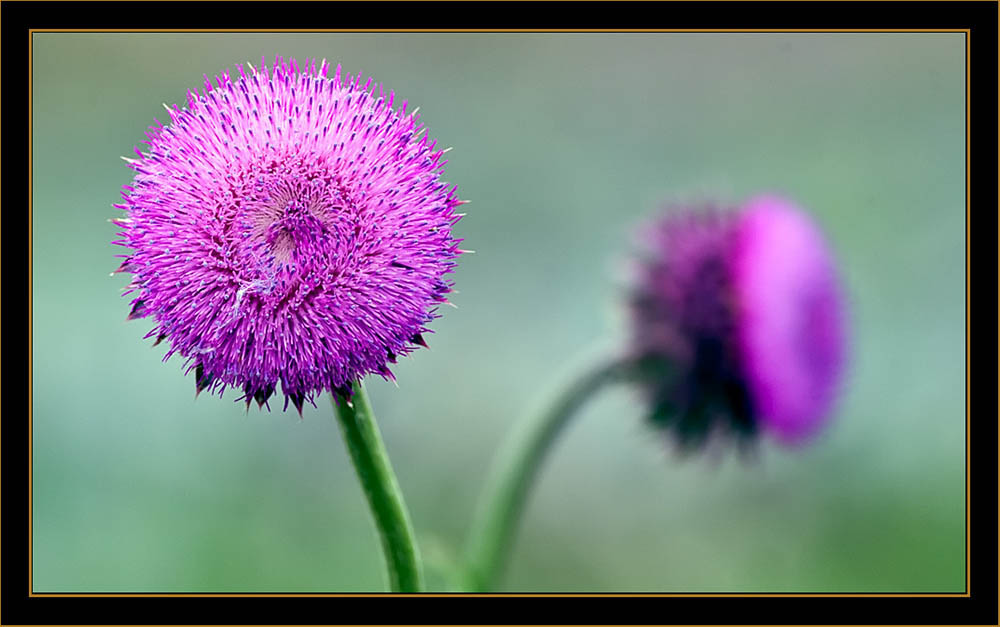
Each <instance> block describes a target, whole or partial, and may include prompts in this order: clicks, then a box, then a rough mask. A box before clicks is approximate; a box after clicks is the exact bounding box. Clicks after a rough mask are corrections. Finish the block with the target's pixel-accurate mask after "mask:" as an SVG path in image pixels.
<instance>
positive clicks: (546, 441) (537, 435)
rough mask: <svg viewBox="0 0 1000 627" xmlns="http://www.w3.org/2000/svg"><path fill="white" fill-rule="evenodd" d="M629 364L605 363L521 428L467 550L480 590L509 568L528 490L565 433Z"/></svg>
mask: <svg viewBox="0 0 1000 627" xmlns="http://www.w3.org/2000/svg"><path fill="white" fill-rule="evenodd" d="M630 366H631V364H630V362H627V361H624V360H612V361H608V362H602V363H600V364H599V365H598V366H597V367H596V368H593V369H591V370H589V371H587V372H586V373H585V374H584V375H583V376H581V377H579V378H577V379H575V380H574V381H573V383H572V384H570V386H569V387H567V388H566V389H565V390H564V391H563V392H562V394H561V395H559V396H558V397H557V398H556V399H555V401H554V402H553V403H552V405H551V406H550V408H549V410H548V411H547V412H545V413H542V414H540V415H538V416H532V417H530V419H528V420H525V421H522V422H521V423H519V424H518V425H517V426H516V427H515V429H514V432H513V433H512V434H511V435H510V436H509V437H508V438H507V440H506V441H505V442H504V444H503V448H502V449H501V450H500V452H499V453H498V454H497V457H496V461H495V462H494V464H493V467H492V469H491V471H490V475H489V479H488V480H487V485H486V488H485V489H484V492H483V500H482V501H481V502H480V507H479V509H478V510H477V512H476V517H475V519H474V521H473V524H472V530H471V534H470V536H469V542H468V544H467V546H466V567H467V568H468V572H467V573H466V574H467V578H468V581H469V584H470V586H471V587H473V588H474V589H475V590H476V591H480V592H482V591H486V590H488V589H489V588H490V587H491V586H492V584H493V581H494V580H495V579H496V577H497V576H498V575H499V571H500V569H501V568H502V567H503V562H502V560H503V557H504V555H505V553H506V551H505V550H504V549H505V548H506V545H507V544H508V542H509V541H510V539H511V537H512V535H513V530H514V525H515V524H516V523H517V520H518V518H519V517H520V514H521V511H522V510H523V509H524V505H525V502H526V500H527V496H528V489H529V488H530V487H531V483H532V480H533V479H534V477H535V476H536V475H537V474H538V473H539V471H540V469H541V467H542V462H543V461H544V459H545V453H546V452H547V451H548V449H549V448H550V446H551V445H552V443H553V442H554V441H555V438H556V436H557V435H558V433H559V431H560V430H561V428H562V427H563V425H565V424H566V423H567V422H568V421H569V419H570V417H572V416H573V414H574V413H575V412H576V411H577V410H578V409H579V408H580V407H582V406H583V405H584V403H585V402H586V401H587V400H588V399H589V398H591V397H592V396H594V395H595V394H596V393H597V392H598V391H599V390H601V389H602V388H603V387H604V386H605V385H606V384H608V383H612V382H615V381H617V380H619V379H621V378H622V377H624V376H625V375H626V373H627V372H628V371H629V368H630Z"/></svg>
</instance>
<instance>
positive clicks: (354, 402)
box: [334, 381, 423, 592]
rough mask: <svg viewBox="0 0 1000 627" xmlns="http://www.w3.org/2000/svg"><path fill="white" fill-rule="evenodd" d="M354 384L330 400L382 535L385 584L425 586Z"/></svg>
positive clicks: (369, 414) (370, 417)
mask: <svg viewBox="0 0 1000 627" xmlns="http://www.w3.org/2000/svg"><path fill="white" fill-rule="evenodd" d="M353 389H354V395H353V396H352V397H351V398H350V399H344V398H339V399H335V402H334V405H335V406H336V413H337V419H338V422H339V423H340V428H341V432H342V433H343V434H344V441H345V442H346V443H347V450H348V451H350V453H351V460H352V461H353V462H354V469H355V470H357V472H358V478H359V479H360V480H361V485H362V487H363V488H364V491H365V496H366V497H368V505H369V506H370V507H371V512H372V515H373V516H374V518H375V526H376V527H377V528H378V532H379V537H380V538H381V540H382V550H383V552H384V554H385V561H386V566H387V569H388V571H389V588H390V590H392V591H393V592H420V591H421V590H422V589H423V578H422V575H421V570H420V555H419V553H418V551H417V542H416V538H415V536H414V533H413V525H412V524H411V523H410V517H409V514H407V511H406V504H405V503H404V502H403V494H402V492H401V491H400V489H399V484H398V483H397V481H396V475H395V474H394V473H393V472H392V465H391V464H390V463H389V455H388V453H387V452H386V450H385V445H384V444H383V443H382V436H381V435H380V434H379V430H378V425H377V424H376V423H375V413H374V412H373V411H372V406H371V403H370V402H369V401H368V394H367V393H366V392H365V388H364V385H363V384H362V383H361V382H360V381H356V382H355V383H354V384H353Z"/></svg>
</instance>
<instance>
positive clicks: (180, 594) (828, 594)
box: [30, 592, 969, 598]
mask: <svg viewBox="0 0 1000 627" xmlns="http://www.w3.org/2000/svg"><path fill="white" fill-rule="evenodd" d="M30 596H32V597H58V598H65V597H115V598H128V597H140V598H146V597H155V598H159V597H226V598H232V597H317V598H323V597H355V598H369V597H376V598H378V597H416V598H423V597H430V598H438V597H490V598H493V597H546V598H554V597H555V598H565V597H685V598H693V597H708V598H720V597H723V598H729V597H780V598H796V597H799V598H813V597H822V598H828V597H852V598H860V597H880V598H899V597H921V598H941V597H967V596H969V595H968V594H962V593H959V592H954V593H951V592H934V593H923V592H910V593H908V592H892V593H888V592H871V593H865V592H857V593H846V592H845V593H842V592H820V593H812V592H802V593H792V592H760V593H756V592H740V593H726V592H484V593H475V594H473V593H465V592H417V593H411V594H399V593H392V592H150V593H145V592H132V593H122V592H108V593H103V592H34V593H32V594H31V595H30Z"/></svg>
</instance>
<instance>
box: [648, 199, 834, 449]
mask: <svg viewBox="0 0 1000 627" xmlns="http://www.w3.org/2000/svg"><path fill="white" fill-rule="evenodd" d="M648 234H649V235H650V241H649V244H650V246H649V253H650V254H649V256H648V258H647V259H645V260H644V262H643V263H642V264H641V266H640V278H639V281H638V282H637V286H636V289H635V292H634V294H633V299H632V308H631V312H632V319H633V337H632V351H633V353H634V354H635V355H636V356H637V357H639V358H642V359H644V363H645V364H646V369H645V371H644V374H645V377H644V380H645V381H646V382H647V383H648V386H647V391H648V393H649V395H650V397H651V400H652V403H653V408H654V409H653V413H652V418H653V420H654V422H657V423H660V424H662V425H664V426H666V427H668V428H671V429H672V430H673V433H674V434H675V436H676V438H677V439H678V441H679V443H680V444H682V445H687V446H691V445H697V444H699V443H701V442H703V441H704V440H705V439H706V438H707V437H708V435H709V434H710V433H711V432H712V431H713V430H716V429H718V428H719V427H723V428H724V427H728V430H729V431H730V432H732V433H735V434H736V435H738V436H751V435H753V434H755V433H756V432H757V431H758V430H760V429H761V428H763V430H765V431H768V432H770V433H771V434H773V435H774V436H775V437H776V438H777V439H778V440H779V441H780V442H782V443H784V444H795V443H798V442H801V441H803V440H804V439H807V438H808V437H809V436H812V435H814V434H815V433H817V432H818V430H819V429H820V428H821V427H822V425H823V423H824V421H825V419H826V418H827V417H828V416H829V414H830V411H831V409H832V405H833V402H834V400H835V395H836V392H837V390H838V387H839V384H840V380H841V378H842V373H843V365H844V359H845V350H846V333H845V320H844V317H845V314H844V304H843V300H842V295H841V289H840V286H839V280H838V277H837V271H836V267H835V263H834V259H833V256H832V254H831V252H830V249H829V248H828V246H827V244H826V241H825V240H824V238H823V236H822V234H821V233H820V231H819V230H818V228H817V227H816V225H815V224H814V223H813V222H812V221H811V220H810V219H809V218H808V217H807V216H806V215H805V214H804V213H803V212H802V211H801V210H800V209H798V208H797V207H795V206H794V205H793V204H792V203H791V202H789V201H788V200H786V199H784V198H781V197H777V196H759V197H756V198H753V199H751V200H750V201H749V202H747V203H745V204H744V205H743V206H742V207H740V208H739V209H738V210H736V211H728V212H727V211H722V210H719V209H717V208H705V209H704V210H702V211H691V210H688V211H680V212H675V213H672V214H670V215H668V216H666V217H664V218H663V219H661V220H660V221H659V222H657V223H656V224H654V225H653V226H652V228H651V229H650V231H649V233H648Z"/></svg>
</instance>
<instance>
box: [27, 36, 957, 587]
mask: <svg viewBox="0 0 1000 627" xmlns="http://www.w3.org/2000/svg"><path fill="white" fill-rule="evenodd" d="M964 46H965V40H964V36H963V35H961V34H711V33H708V34H694V33H681V34H527V33H525V34H500V33H496V34H388V33H386V34H339V33H329V34H302V35H300V34H270V35H266V34H265V35H256V34H253V35H251V34H246V35H244V34H36V35H35V36H34V42H33V49H32V50H33V63H34V65H33V101H32V103H33V104H32V111H33V126H32V133H33V135H32V137H33V153H32V154H33V164H32V166H33V172H34V179H33V185H34V187H33V207H32V221H33V230H32V243H33V253H32V273H33V294H32V305H33V309H32V312H33V313H32V316H33V318H32V323H33V327H32V342H33V350H34V361H33V372H32V374H33V390H32V403H33V405H32V406H33V414H32V415H33V434H34V439H33V460H34V468H33V478H34V484H33V539H32V541H33V558H34V560H33V577H34V579H33V589H34V590H35V591H36V592H53V591H58V592H71V591H88V592H98V591H101V592H108V591H159V592H171V591H215V592H228V591H293V592H294V591H299V592H305V591H378V590H382V589H383V585H384V584H383V576H382V573H381V556H380V551H379V547H378V543H377V540H376V536H375V534H374V532H373V529H372V526H371V522H370V519H369V514H368V512H367V509H366V506H365V502H364V499H363V496H362V493H361V490H360V488H359V487H358V485H357V481H356V479H355V476H354V474H353V470H352V468H351V466H350V465H349V462H348V459H347V457H346V452H345V450H344V446H343V443H342V441H341V437H340V434H339V432H338V428H337V425H336V424H335V422H334V420H333V418H332V412H331V411H330V409H329V407H327V406H326V405H324V404H321V405H320V409H319V410H316V409H313V408H311V407H308V406H307V408H306V411H305V414H304V418H303V419H302V420H300V419H299V417H298V415H297V414H296V413H295V412H294V411H292V412H291V413H284V414H283V413H281V412H280V411H277V412H272V413H270V414H268V413H258V412H257V411H256V410H253V411H251V412H250V413H249V415H245V414H244V411H243V406H242V404H237V403H234V402H233V399H234V398H235V395H233V394H232V393H231V392H227V394H226V398H225V399H219V398H218V397H205V396H203V397H201V398H199V399H198V400H197V401H195V400H194V383H193V380H192V377H191V376H188V377H184V376H182V372H181V361H182V360H181V359H179V358H177V357H174V358H173V359H171V361H169V362H167V363H166V364H163V363H161V361H160V359H161V357H162V355H163V354H164V352H165V345H161V346H159V347H156V348H152V349H151V348H150V344H151V340H145V341H142V340H141V338H142V336H143V335H144V334H145V333H146V332H147V331H148V330H149V328H151V325H150V324H149V323H148V322H146V321H139V322H130V323H126V322H124V319H125V316H126V314H127V313H128V309H129V307H128V300H127V299H122V298H120V297H119V293H120V290H121V288H123V287H124V285H125V283H126V282H127V279H126V278H125V277H124V276H123V275H116V276H115V277H113V278H109V277H108V273H109V272H110V271H111V270H112V269H114V268H115V267H116V265H117V263H116V260H115V259H114V257H113V255H115V254H118V253H120V252H122V249H120V248H118V247H115V246H112V245H111V244H110V243H109V242H110V241H111V240H112V239H114V237H113V236H114V233H115V231H116V229H115V227H114V226H113V225H111V224H109V223H108V222H107V218H109V217H113V216H115V215H116V214H118V212H117V211H116V210H114V209H113V208H112V207H111V204H112V203H114V202H117V201H118V198H119V190H120V188H121V186H122V185H123V184H127V183H128V182H129V181H130V178H131V177H130V170H128V169H127V167H126V166H125V164H124V163H123V162H122V161H121V160H120V159H119V156H120V155H127V154H130V152H131V151H132V147H133V146H134V145H136V144H138V143H139V141H140V140H141V139H143V131H144V129H145V128H146V127H147V126H148V125H149V124H151V123H152V119H153V117H154V116H155V117H159V118H160V119H161V120H162V119H164V118H163V117H162V116H163V114H164V112H163V109H162V106H161V103H171V104H172V103H181V104H183V103H184V102H185V97H184V94H185V91H186V90H187V89H188V88H189V87H197V86H199V85H200V84H201V82H202V74H203V73H208V74H209V75H211V74H213V73H215V72H218V71H220V70H222V69H225V68H233V67H234V66H235V64H236V63H240V62H244V61H247V60H253V61H254V63H255V64H256V63H257V61H258V60H259V59H260V58H261V55H262V54H263V55H267V56H268V57H273V55H274V54H275V53H280V54H282V55H284V56H286V57H296V58H298V59H300V60H301V59H303V58H304V57H326V58H328V59H330V60H331V61H333V62H334V63H337V62H339V63H342V64H343V66H344V69H345V71H351V72H355V73H356V72H357V71H359V70H363V71H364V72H365V74H366V75H369V74H370V75H373V76H375V77H376V79H377V80H378V81H380V82H382V83H383V84H384V85H385V86H386V87H387V88H391V89H393V90H395V92H396V93H397V94H398V95H399V96H400V97H401V98H405V99H407V100H409V102H410V103H411V107H412V106H420V107H421V116H422V121H423V122H424V123H425V124H426V125H427V127H428V135H429V136H431V137H433V138H437V139H438V140H439V142H440V145H443V146H453V147H454V150H453V151H452V152H451V153H449V155H448V157H449V158H450V162H449V163H448V165H447V166H446V168H445V179H446V180H448V181H450V182H453V183H457V184H458V186H459V194H460V196H461V197H463V198H468V199H471V201H472V202H471V204H469V205H468V206H467V207H466V210H467V211H468V217H466V218H465V219H463V220H462V221H461V222H460V223H459V224H458V226H457V227H456V233H457V235H458V236H459V237H463V238H465V239H466V245H467V247H468V248H471V249H474V250H475V251H476V253H475V254H474V255H467V256H464V257H463V258H462V260H461V263H460V267H459V269H458V271H457V273H456V274H455V275H454V278H455V281H456V283H457V289H458V290H459V292H460V293H458V294H456V295H454V298H453V300H454V302H455V303H456V304H457V306H458V309H456V310H453V309H447V308H446V310H445V311H444V316H443V317H442V318H441V319H439V320H437V321H436V322H435V323H433V328H434V329H435V331H436V333H435V334H434V335H431V336H429V338H428V340H429V343H430V345H431V348H430V350H421V351H418V352H416V353H414V354H413V355H412V356H411V357H410V358H408V359H405V360H401V363H400V364H399V366H398V368H397V369H396V371H397V374H398V388H397V387H396V386H394V385H393V384H391V383H385V382H382V381H381V380H380V379H377V380H369V389H370V391H371V395H372V398H373V403H374V405H375V407H376V409H377V411H378V413H379V417H380V423H381V427H382V430H383V435H384V438H385V440H386V443H387V446H388V448H389V451H390V453H391V455H392V460H393V463H394V465H395V468H396V471H397V473H398V475H399V480H400V483H401V484H402V488H403V489H404V491H405V494H406V497H407V500H408V504H409V507H410V510H411V514H412V517H413V520H414V522H415V525H416V527H417V529H418V531H419V533H420V535H421V537H424V538H426V539H428V544H427V545H426V547H427V548H426V549H425V553H428V552H430V547H431V546H432V545H431V544H430V543H433V544H434V545H443V546H446V547H447V546H448V545H457V544H459V543H460V542H461V540H462V539H463V538H464V535H465V530H466V528H467V526H468V523H469V520H470V517H471V514H472V509H473V505H474V503H475V499H476V496H477V495H478V489H479V488H480V486H481V484H482V480H483V478H484V475H485V473H486V470H487V467H488V463H489V461H490V459H491V457H492V455H493V453H494V451H495V450H496V448H497V445H498V442H499V441H500V440H501V439H502V437H503V436H504V434H505V433H507V432H508V430H509V429H510V427H511V424H512V421H513V420H515V419H516V418H517V417H518V416H520V415H522V414H523V413H525V412H527V411H530V410H531V409H532V408H537V407H539V404H540V403H542V402H543V401H544V400H545V398H546V397H547V396H548V395H550V394H551V393H552V392H553V386H554V385H556V384H558V382H559V381H561V380H565V378H566V377H567V376H568V375H569V374H570V373H572V371H573V370H574V369H575V368H576V367H578V366H579V365H580V363H579V362H580V361H581V360H585V359H586V358H587V356H588V355H592V354H593V353H594V352H595V351H600V350H602V348H607V347H613V346H614V344H615V341H616V340H619V339H620V338H622V337H623V336H624V335H625V328H624V320H625V319H624V316H623V313H622V311H621V309H620V306H619V304H618V303H619V301H620V297H621V295H622V294H623V279H622V276H623V272H622V269H623V267H624V262H625V260H626V259H627V256H628V252H629V250H630V245H631V244H630V241H631V237H632V234H633V233H634V231H635V229H636V227H637V225H638V224H639V223H641V221H642V220H643V219H644V218H648V217H649V216H651V215H654V214H655V212H656V211H657V210H658V208H659V207H660V206H661V205H662V203H663V202H665V201H668V200H678V199H679V200H696V199H702V198H717V199H721V200H726V201H737V200H739V199H742V198H744V197H746V196H747V195H748V194H752V193H755V192H758V191H761V190H777V191H781V192H784V193H787V194H788V195H790V196H791V197H793V198H794V199H796V200H797V201H798V202H799V203H800V204H802V205H803V206H805V207H808V208H809V209H810V210H811V211H812V212H813V213H814V215H815V216H816V218H817V220H818V221H820V223H821V224H822V225H823V226H824V228H825V229H826V231H827V232H828V235H829V237H830V239H831V240H832V242H833V244H834V246H835V248H836V250H837V253H838V256H839V258H840V260H841V262H842V267H843V275H844V280H845V283H846V285H847V288H848V291H849V296H850V320H851V327H852V330H853V334H854V343H853V349H852V360H851V370H850V378H849V381H848V384H847V386H846V388H845V393H844V395H843V397H842V401H841V404H840V410H839V412H838V415H837V417H836V419H835V420H834V421H832V422H831V424H830V427H829V429H828V430H827V431H826V432H825V433H824V434H823V436H822V437H821V438H819V439H818V440H816V441H815V442H814V443H813V444H812V445H811V446H807V447H803V448H801V449H796V450H787V449H782V448H780V447H777V446H775V445H773V444H772V443H770V442H764V443H763V447H762V450H761V455H760V456H759V459H758V460H757V461H755V462H753V463H749V464H748V463H744V462H742V461H741V460H740V459H739V458H738V457H737V456H736V455H735V454H733V452H732V451H727V452H723V454H721V455H717V456H714V457H713V456H710V455H706V456H698V457H694V458H690V459H681V458H679V457H677V456H676V455H675V454H674V453H672V452H671V450H670V448H669V447H668V446H667V445H666V443H665V441H664V440H663V439H662V438H661V437H660V436H659V434H657V433H654V432H652V431H651V430H650V429H649V428H647V426H646V425H645V424H643V422H642V421H641V418H640V415H641V410H640V407H639V405H638V403H637V402H636V399H635V397H634V395H633V394H632V393H631V392H629V391H628V390H614V391H612V392H609V393H606V394H604V395H602V396H601V397H600V398H599V400H597V401H596V402H594V403H592V404H591V405H589V406H588V407H587V409H586V410H585V411H584V412H583V413H582V414H580V415H579V417H578V418H577V419H576V420H575V422H574V423H573V424H572V426H571V428H570V429H569V430H568V431H567V432H566V433H565V436H564V437H563V438H562V440H561V441H560V442H559V443H558V446H557V447H556V449H554V451H553V453H552V455H551V457H550V458H549V460H548V463H547V464H546V466H545V470H544V473H543V475H542V476H541V478H540V481H539V483H538V484H537V485H536V486H535V490H534V491H533V493H532V497H531V501H530V503H529V506H528V509H527V512H526V515H525V518H524V519H523V520H522V524H521V526H520V527H519V531H518V534H517V539H516V543H515V545H514V547H513V549H512V554H511V556H510V562H509V568H508V569H507V571H506V574H505V575H504V577H503V578H502V582H501V588H502V590H506V591H553V592H556V591H579V592H589V591H674V592H685V591H731V592H744V591H770V592H781V591H807V592H808V591H813V592H843V591H846V592H851V591H855V592H873V591H875V592H906V591H924V592H926V591H935V592H955V591H962V590H964V586H965V567H966V564H965V501H964V499H965V405H964V403H965V386H964V380H965V375H964V368H965V351H964V344H965V341H964V337H965V305H964V300H965V248H964V246H965V169H964V166H965V126H964V124H965V66H964V63H965V48H964ZM430 581H431V583H432V585H433V586H435V587H436V588H437V589H445V588H444V585H445V584H444V583H443V582H442V581H441V579H440V578H438V577H436V576H435V575H434V574H433V573H431V576H430Z"/></svg>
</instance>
